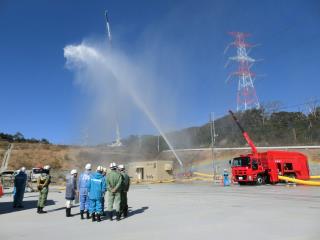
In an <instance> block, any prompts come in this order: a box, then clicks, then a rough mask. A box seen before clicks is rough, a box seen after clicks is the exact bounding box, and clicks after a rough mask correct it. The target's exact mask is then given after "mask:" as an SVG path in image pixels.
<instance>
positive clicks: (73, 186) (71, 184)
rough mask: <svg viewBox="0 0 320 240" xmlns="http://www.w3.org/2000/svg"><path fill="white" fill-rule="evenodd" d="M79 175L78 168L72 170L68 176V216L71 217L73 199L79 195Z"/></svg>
mask: <svg viewBox="0 0 320 240" xmlns="http://www.w3.org/2000/svg"><path fill="white" fill-rule="evenodd" d="M77 175H78V172H77V170H76V169H73V170H71V172H70V175H69V176H67V184H66V200H67V202H66V217H71V207H72V201H74V200H75V198H76V197H77Z"/></svg>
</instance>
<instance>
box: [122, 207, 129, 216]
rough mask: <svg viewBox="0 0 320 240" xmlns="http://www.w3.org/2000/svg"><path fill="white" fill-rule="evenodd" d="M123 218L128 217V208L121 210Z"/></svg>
mask: <svg viewBox="0 0 320 240" xmlns="http://www.w3.org/2000/svg"><path fill="white" fill-rule="evenodd" d="M123 217H125V218H126V217H128V208H125V209H124V210H123Z"/></svg>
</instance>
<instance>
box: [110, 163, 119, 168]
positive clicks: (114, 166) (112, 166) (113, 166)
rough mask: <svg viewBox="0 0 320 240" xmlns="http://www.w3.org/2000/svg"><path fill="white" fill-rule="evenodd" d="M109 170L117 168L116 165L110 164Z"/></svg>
mask: <svg viewBox="0 0 320 240" xmlns="http://www.w3.org/2000/svg"><path fill="white" fill-rule="evenodd" d="M109 167H110V168H111V169H116V168H117V164H116V163H114V162H113V163H110V166H109Z"/></svg>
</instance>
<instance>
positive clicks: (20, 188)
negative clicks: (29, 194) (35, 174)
mask: <svg viewBox="0 0 320 240" xmlns="http://www.w3.org/2000/svg"><path fill="white" fill-rule="evenodd" d="M25 171H26V168H25V167H22V168H21V169H20V170H19V173H18V174H17V175H16V176H15V177H14V188H15V193H14V196H13V207H14V208H16V207H18V208H23V204H22V201H23V196H24V192H25V189H26V183H27V174H26V173H25Z"/></svg>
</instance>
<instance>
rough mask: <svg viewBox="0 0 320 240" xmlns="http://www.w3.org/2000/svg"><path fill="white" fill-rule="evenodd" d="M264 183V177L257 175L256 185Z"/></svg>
mask: <svg viewBox="0 0 320 240" xmlns="http://www.w3.org/2000/svg"><path fill="white" fill-rule="evenodd" d="M264 183H265V178H264V177H263V176H262V175H258V176H257V180H256V184H257V185H262V184H264Z"/></svg>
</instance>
